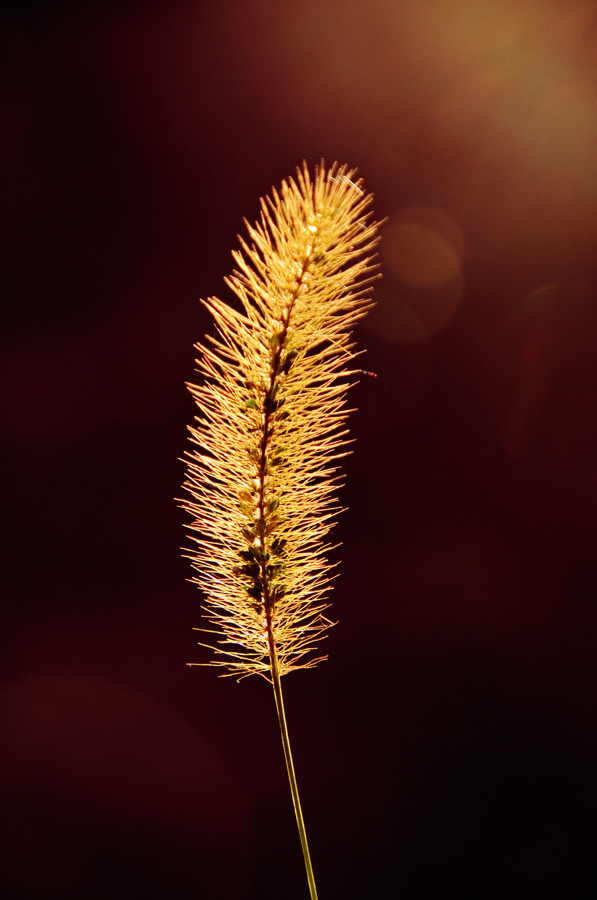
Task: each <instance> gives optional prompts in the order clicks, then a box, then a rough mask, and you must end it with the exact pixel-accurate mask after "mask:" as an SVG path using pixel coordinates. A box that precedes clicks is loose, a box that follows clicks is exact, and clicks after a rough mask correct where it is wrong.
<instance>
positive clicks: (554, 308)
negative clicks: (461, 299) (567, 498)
mask: <svg viewBox="0 0 597 900" xmlns="http://www.w3.org/2000/svg"><path fill="white" fill-rule="evenodd" d="M596 392H597V288H596V286H595V285H590V284H583V283H577V284H558V285H549V286H546V287H544V288H542V289H541V290H538V291H534V292H533V293H531V294H529V295H527V296H526V297H525V298H524V299H523V300H521V301H520V303H518V304H517V305H516V307H515V308H514V309H513V310H511V312H510V313H509V314H508V315H507V316H506V317H505V318H504V319H503V321H502V322H501V324H500V326H499V327H498V329H497V330H496V333H495V336H494V339H493V342H492V347H491V350H490V352H489V354H488V358H487V364H486V370H485V376H484V382H483V402H484V406H485V410H486V414H487V417H488V419H489V420H490V422H491V423H492V425H493V426H494V428H495V431H496V434H497V436H498V438H499V440H500V442H501V444H502V446H503V447H504V448H505V449H506V450H507V452H508V453H509V454H510V456H511V457H512V458H513V459H515V460H516V461H517V462H518V463H520V464H521V465H522V466H524V468H525V469H527V471H530V472H533V473H534V474H535V475H536V476H538V477H539V478H540V479H542V480H543V481H544V482H546V483H547V484H549V485H550V486H551V487H556V488H564V489H565V490H566V492H567V493H570V494H572V493H573V494H574V495H575V496H576V497H578V498H582V499H583V500H587V501H590V502H594V500H595V497H596V496H597V469H596V467H595V459H596V458H597V428H595V426H594V422H593V417H592V411H593V407H594V397H595V394H596Z"/></svg>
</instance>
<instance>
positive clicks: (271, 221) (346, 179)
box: [183, 164, 378, 680]
mask: <svg viewBox="0 0 597 900" xmlns="http://www.w3.org/2000/svg"><path fill="white" fill-rule="evenodd" d="M370 203H371V196H370V195H368V194H366V193H365V192H364V191H363V188H362V186H361V181H360V180H356V176H355V171H354V170H351V169H348V168H347V167H346V166H338V165H337V164H334V165H332V166H331V167H330V168H328V169H327V170H326V168H325V167H324V165H323V164H322V165H320V166H319V167H318V168H317V169H316V172H315V177H314V179H313V180H312V179H311V177H310V175H309V171H308V169H307V166H306V164H303V167H302V168H300V169H297V172H296V178H289V179H287V180H286V181H283V182H282V185H281V189H280V191H279V192H278V191H276V190H275V189H274V190H273V191H272V195H271V197H267V198H266V199H265V200H263V199H262V200H261V214H260V218H259V220H258V221H257V222H256V223H255V224H254V225H250V224H249V223H248V222H246V221H245V225H246V229H247V234H248V237H247V238H243V237H239V241H240V247H241V249H240V250H236V251H233V254H232V255H233V258H234V261H235V264H236V266H237V268H236V269H235V270H234V271H233V273H232V275H231V276H230V277H229V278H226V279H225V281H226V284H227V285H228V286H229V287H230V288H231V289H232V291H233V292H234V294H236V297H237V298H238V300H240V304H241V306H242V310H239V309H237V308H235V307H233V306H231V305H229V304H228V303H224V302H223V301H221V300H218V299H217V298H214V297H212V298H210V299H209V300H207V301H204V303H205V306H206V307H207V309H208V310H209V311H210V312H211V314H212V316H213V318H214V321H215V325H216V334H215V336H213V337H207V338H206V339H205V340H206V343H204V344H198V345H196V349H197V350H198V351H199V354H200V356H199V359H198V361H197V362H198V367H199V372H200V373H201V374H202V375H203V382H202V384H200V385H199V386H196V385H188V387H189V389H190V391H191V393H192V395H193V397H194V398H195V401H196V403H197V406H198V407H199V416H198V417H197V418H196V424H195V426H194V427H192V428H191V429H190V432H191V439H192V442H193V444H194V448H193V450H192V451H190V452H188V453H187V454H186V456H187V460H186V462H187V480H186V482H185V485H184V487H185V489H186V490H187V491H188V492H189V494H190V497H191V499H187V500H185V501H183V506H184V508H185V509H186V510H187V511H188V512H190V513H191V514H192V516H193V522H192V523H191V525H190V530H191V532H192V535H191V537H192V540H193V542H194V544H195V547H194V549H193V550H192V551H191V552H190V553H189V554H188V555H189V556H190V558H191V560H192V564H193V567H194V568H195V569H196V570H197V572H198V574H197V575H196V576H195V578H193V579H192V580H193V581H194V582H195V583H196V584H197V585H198V586H199V587H200V588H202V590H203V591H204V593H205V604H206V610H207V615H208V618H209V620H210V623H211V625H213V629H212V630H213V631H215V640H214V646H215V654H216V659H215V661H214V663H213V664H214V665H220V666H223V667H224V668H225V673H224V674H232V675H235V676H237V677H241V678H242V677H244V676H246V675H252V674H259V675H262V676H264V677H265V678H267V679H268V680H271V677H272V662H273V657H275V658H276V662H277V667H278V670H279V674H280V675H283V674H286V673H288V672H290V671H292V670H294V669H301V668H309V667H312V666H314V665H316V664H317V663H318V662H319V661H320V660H321V659H322V658H324V657H322V656H321V655H317V646H316V642H317V639H318V638H320V637H321V636H322V635H323V634H324V633H325V632H326V631H327V629H328V628H329V627H330V625H331V622H330V621H329V619H328V618H327V617H326V615H325V612H326V609H327V604H326V602H325V595H326V591H327V590H328V589H329V587H330V582H331V566H330V563H329V561H328V557H327V554H328V551H329V550H330V546H329V544H328V543H327V542H326V536H327V535H328V533H329V531H330V528H331V527H332V525H333V523H334V520H335V517H336V515H337V513H338V512H339V506H338V502H337V500H336V496H335V495H336V491H337V487H338V485H339V482H340V481H341V479H340V477H339V471H338V460H339V459H340V458H341V457H342V456H344V455H345V454H346V453H347V443H348V441H347V432H346V430H345V428H344V423H345V419H346V410H345V408H344V400H345V395H346V391H347V389H348V387H349V385H350V379H351V377H353V376H354V375H355V372H356V371H358V370H355V369H350V368H349V366H350V364H351V363H352V361H353V360H354V357H355V353H354V344H353V343H352V342H351V329H352V328H353V326H354V324H355V323H356V322H357V321H358V320H359V319H360V318H361V317H362V316H363V315H364V314H365V313H366V312H367V310H368V309H369V308H370V306H371V305H372V303H371V299H370V291H369V288H370V283H371V281H372V280H373V277H374V273H375V270H376V266H375V264H374V248H375V245H376V244H377V242H378V229H377V224H376V223H372V222H371V213H370ZM314 654H315V655H314Z"/></svg>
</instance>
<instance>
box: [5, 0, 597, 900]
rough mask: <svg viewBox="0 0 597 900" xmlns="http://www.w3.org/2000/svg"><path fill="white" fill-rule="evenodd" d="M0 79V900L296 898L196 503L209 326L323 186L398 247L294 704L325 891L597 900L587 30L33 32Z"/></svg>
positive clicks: (515, 20) (390, 253) (595, 138)
mask: <svg viewBox="0 0 597 900" xmlns="http://www.w3.org/2000/svg"><path fill="white" fill-rule="evenodd" d="M0 60H1V62H0V111H1V117H2V129H1V133H0V166H1V168H0V192H1V195H0V209H1V211H2V212H1V216H0V228H1V237H0V268H1V271H2V300H3V302H2V312H3V316H2V319H3V326H4V327H3V336H2V346H1V353H0V369H1V382H0V391H1V395H2V425H3V437H2V451H1V452H2V456H3V463H4V465H3V471H4V478H3V509H4V523H5V535H4V538H3V541H2V544H1V550H0V554H1V562H2V572H3V575H2V582H3V601H2V613H3V634H4V641H3V653H2V658H1V666H2V675H3V682H2V687H1V688H0V707H1V710H2V713H1V725H0V728H1V730H2V739H1V743H0V746H1V747H2V756H3V762H2V766H1V767H0V794H1V796H2V805H3V807H4V815H3V825H2V840H1V841H0V893H1V894H2V896H3V897H6V898H7V900H42V898H43V900H63V898H64V900H71V898H72V900H75V898H77V900H79V898H90V900H103V898H108V897H110V898H111V900H119V898H124V897H127V898H129V897H137V896H139V897H140V896H160V897H172V898H180V900H186V898H207V900H211V898H214V900H215V898H218V900H227V898H230V900H256V898H260V900H269V898H272V900H273V898H278V897H280V896H284V897H285V898H286V900H294V898H297V900H298V898H303V897H305V896H306V894H307V887H306V879H305V876H304V872H303V870H302V861H301V857H300V847H299V844H298V839H297V836H296V826H295V823H294V819H293V814H292V807H291V803H290V795H289V790H288V786H287V782H286V775H285V771H284V765H283V758H282V751H281V747H280V741H279V735H278V734H277V724H276V719H275V709H274V702H273V696H272V695H271V690H270V689H269V687H268V686H267V685H266V684H265V683H264V682H261V681H256V680H255V681H246V682H243V683H241V684H236V683H235V682H233V681H226V680H222V679H218V678H217V677H216V672H214V671H210V670H209V669H192V670H191V669H188V668H186V667H185V663H186V662H188V661H206V660H207V659H208V658H209V656H208V654H207V651H204V650H203V649H201V648H198V647H196V645H195V635H194V634H193V632H192V631H191V626H193V625H199V624H201V619H200V596H199V594H198V592H197V591H195V590H194V588H193V587H192V586H191V585H189V584H187V583H186V582H185V579H186V578H187V577H188V576H189V575H190V571H189V568H188V566H187V564H186V562H185V561H184V560H182V559H181V558H180V554H179V546H180V545H181V544H182V543H184V534H183V520H184V517H183V515H182V513H181V512H180V511H179V510H178V509H177V507H176V504H175V502H174V500H173V499H172V498H173V497H175V496H180V492H181V489H180V486H179V485H180V483H181V481H182V477H183V468H182V464H181V463H180V462H179V459H178V458H179V457H180V456H181V455H182V453H183V451H184V449H185V444H186V426H187V424H188V423H190V422H191V420H192V416H193V404H192V401H191V398H190V396H189V395H188V394H187V392H186V391H185V388H184V382H185V381H188V380H192V378H193V377H194V376H193V355H194V354H193V350H192V344H193V343H194V342H195V341H197V340H199V339H201V337H202V336H203V334H204V333H205V331H207V330H209V329H211V327H212V326H211V323H210V322H209V321H208V319H207V316H206V314H205V312H204V310H203V308H202V306H201V305H200V303H199V302H198V298H199V297H206V296H208V295H211V294H218V295H219V296H221V297H226V296H229V295H228V294H227V289H225V287H224V285H223V283H222V278H223V276H224V275H226V274H227V273H228V272H229V270H230V268H231V263H232V261H231V258H230V250H231V249H232V248H233V247H234V246H235V241H236V238H235V235H236V233H237V232H238V231H240V230H241V227H242V217H243V216H246V217H248V218H249V219H253V218H255V216H256V215H257V212H258V198H259V196H261V195H263V194H265V193H267V192H268V191H269V190H270V187H271V186H272V185H278V184H279V182H280V181H281V179H282V178H284V177H286V176H287V175H289V174H291V173H292V172H293V170H294V167H295V166H296V165H297V164H299V163H300V162H301V160H302V159H306V160H307V161H308V162H309V164H310V165H314V164H316V163H317V162H318V161H319V159H320V158H322V157H325V159H326V160H327V161H328V162H332V161H333V160H336V159H337V160H338V161H339V162H347V163H349V164H350V165H352V166H358V167H359V170H360V174H361V175H362V177H363V178H364V180H365V184H366V187H367V189H369V190H371V191H373V192H374V193H375V195H376V202H375V208H376V214H377V216H378V218H382V217H387V220H388V221H387V224H386V225H385V227H384V230H383V241H382V245H381V261H382V267H383V273H384V279H383V281H382V282H381V283H380V285H379V287H378V289H377V292H376V296H377V300H378V307H377V309H376V310H375V311H374V312H373V313H372V314H371V315H370V317H369V318H368V320H367V321H366V324H364V325H363V326H362V327H361V328H360V329H359V331H358V334H357V338H358V342H359V345H360V346H361V347H362V348H363V349H365V350H366V351H367V355H366V356H365V357H364V358H363V363H362V364H363V367H364V368H366V369H367V370H371V371H373V372H375V374H376V375H377V376H378V377H377V378H371V377H368V376H366V375H363V377H362V378H361V380H360V383H359V384H358V385H357V386H356V387H355V389H354V392H353V394H352V397H351V405H352V406H356V407H358V411H357V412H356V413H355V414H354V415H353V416H352V418H351V429H352V433H353V436H354V437H355V438H356V444H355V447H354V453H353V455H352V456H351V457H350V458H348V459H347V460H346V462H345V464H344V468H345V472H346V476H347V484H346V488H345V489H344V491H343V494H342V502H343V504H344V505H345V506H346V507H347V511H346V512H345V514H344V515H343V517H342V520H341V522H340V524H339V526H338V528H337V531H336V535H335V536H336V537H337V538H338V540H340V541H342V547H341V548H340V550H338V551H337V553H336V558H337V559H338V560H340V561H341V565H340V569H339V572H340V574H339V578H338V580H337V582H336V588H335V590H334V593H333V598H332V599H333V601H334V609H333V615H334V617H335V618H337V619H338V621H339V624H338V626H337V628H335V629H334V631H333V633H332V635H331V636H330V638H329V639H328V641H327V648H326V649H327V651H328V652H329V654H330V659H329V661H328V662H326V663H325V664H324V665H322V666H321V667H319V668H318V669H317V670H314V671H312V672H305V673H298V674H297V675H294V676H290V677H289V678H287V679H286V681H285V684H286V695H287V711H288V716H289V725H290V729H291V736H292V739H293V744H294V754H295V762H296V766H297V773H298V778H299V784H300V786H301V791H302V796H303V804H304V811H305V817H306V822H307V828H308V832H309V837H310V842H311V850H312V857H313V863H314V867H315V874H316V878H317V881H318V887H319V893H320V897H321V898H322V900H325V898H339V897H342V898H353V897H355V898H365V897H367V898H369V897H376V898H377V897H408V898H410V900H423V898H425V900H427V898H430V900H431V898H433V900H440V898H459V900H494V898H496V900H497V898H502V897H503V896H504V895H506V894H507V895H508V896H510V897H513V898H518V897H520V898H522V897H524V898H527V897H529V896H537V897H542V898H547V897H550V898H551V897H554V898H561V900H564V898H575V900H576V898H585V897H593V896H594V895H595V890H596V887H597V870H596V866H595V855H594V846H595V814H596V812H597V808H596V807H597V803H596V800H597V798H596V787H597V784H596V777H595V763H594V760H595V751H596V749H597V748H596V743H597V740H596V738H597V725H596V701H595V692H596V687H597V668H596V664H595V625H596V624H597V622H596V620H597V614H596V612H595V588H596V586H597V563H596V561H595V539H596V537H597V466H596V462H595V461H596V458H597V424H596V416H595V409H596V401H597V279H596V271H595V269H596V264H595V259H596V249H597V163H596V160H597V152H596V151H597V83H596V79H597V65H596V63H597V4H596V3H594V2H592V0H566V2H564V0H562V2H555V0H525V2H520V0H517V2H513V0H512V2H511V0H501V2H498V0H475V2H473V0H454V2H453V3H436V2H431V0H416V2H415V0H393V2H392V0H369V2H367V3H362V2H356V0H345V2H339V0H322V2H315V0H311V2H309V0H307V2H303V3H296V2H289V0H279V2H276V3H273V2H266V0H256V2H242V3H241V2H230V0H218V2H212V3H202V2H190V0H189V2H176V0H175V2H168V3H166V2H157V0H156V2H149V3H140V2H137V3H135V2H117V0H114V2H89V3H86V4H76V3H66V2H64V3H46V4H44V3H41V2H38V3H32V2H29V3H19V4H16V3H15V4H13V9H12V12H10V11H8V12H5V13H3V17H2V30H1V52H0Z"/></svg>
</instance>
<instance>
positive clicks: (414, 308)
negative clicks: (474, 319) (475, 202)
mask: <svg viewBox="0 0 597 900" xmlns="http://www.w3.org/2000/svg"><path fill="white" fill-rule="evenodd" d="M464 250H465V241H464V235H463V233H462V229H461V228H460V226H459V225H458V223H457V222H456V220H455V219H454V218H452V217H451V216H450V215H448V214H447V213H445V212H444V211H443V210H440V209H437V208H436V207H432V206H409V207H404V208H403V209H401V210H399V211H398V212H396V213H395V214H394V215H393V216H392V217H391V218H390V221H389V223H388V224H387V225H386V226H385V228H384V230H383V240H382V248H381V253H382V264H383V269H384V293H383V303H381V304H380V306H379V307H378V308H377V310H375V311H374V314H373V315H372V317H371V322H370V323H369V327H370V328H371V329H372V330H373V331H375V332H376V333H378V334H380V335H381V336H383V337H385V338H386V339H389V340H394V341H398V342H405V343H409V342H413V341H420V340H425V339H426V338H429V337H432V336H433V335H435V334H437V333H438V332H439V331H441V330H442V328H444V327H445V325H446V324H447V323H448V322H449V321H450V319H451V318H452V316H453V315H454V313H455V312H456V310H457V309H458V306H459V305H460V301H461V299H462V293H463V285H464V280H463V275H462V259H463V256H464Z"/></svg>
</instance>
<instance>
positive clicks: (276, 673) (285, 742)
mask: <svg viewBox="0 0 597 900" xmlns="http://www.w3.org/2000/svg"><path fill="white" fill-rule="evenodd" d="M269 655H270V662H271V671H272V685H273V687H274V697H275V698H276V711H277V713H278V723H279V725H280V735H281V736H282V747H283V748H284V760H285V762H286V771H287V772H288V780H289V782H290V793H291V794H292V805H293V806H294V814H295V816H296V824H297V826H298V831H299V838H300V841H301V847H302V850H303V859H304V861H305V870H306V872H307V881H308V882H309V893H310V895H311V900H317V888H316V887H315V876H314V875H313V866H312V865H311V856H310V854H309V844H308V842H307V832H306V831H305V822H304V820H303V811H302V809H301V801H300V798H299V792H298V785H297V783H296V775H295V772H294V763H293V762H292V753H291V750H290V738H289V737H288V725H287V724H286V713H285V712H284V699H283V697H282V681H281V679H280V670H279V668H278V655H277V653H276V645H275V643H274V640H273V637H272V634H271V630H270V632H269Z"/></svg>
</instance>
